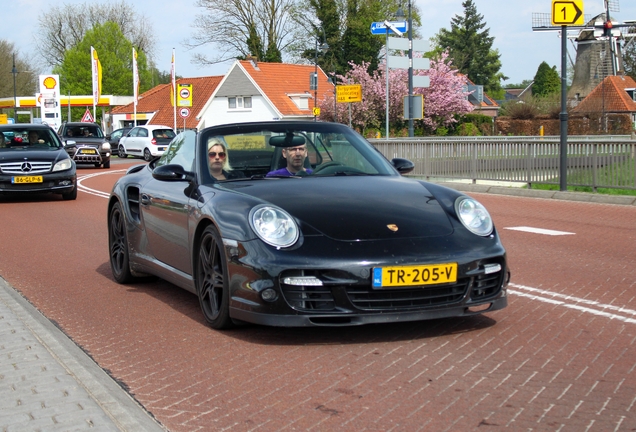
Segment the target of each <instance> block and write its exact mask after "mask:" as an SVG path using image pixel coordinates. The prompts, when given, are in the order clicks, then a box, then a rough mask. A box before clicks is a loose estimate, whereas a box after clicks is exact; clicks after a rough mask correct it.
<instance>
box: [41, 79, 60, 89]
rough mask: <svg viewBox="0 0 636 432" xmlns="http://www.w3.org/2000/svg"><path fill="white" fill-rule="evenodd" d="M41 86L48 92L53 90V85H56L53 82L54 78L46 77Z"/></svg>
mask: <svg viewBox="0 0 636 432" xmlns="http://www.w3.org/2000/svg"><path fill="white" fill-rule="evenodd" d="M42 84H43V85H44V87H46V88H47V89H48V90H51V89H53V88H55V85H56V84H57V83H56V82H55V78H53V77H46V78H44V81H42Z"/></svg>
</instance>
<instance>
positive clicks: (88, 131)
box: [64, 124, 104, 139]
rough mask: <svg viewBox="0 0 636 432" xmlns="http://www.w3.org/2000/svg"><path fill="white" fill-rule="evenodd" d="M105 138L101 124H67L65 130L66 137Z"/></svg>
mask: <svg viewBox="0 0 636 432" xmlns="http://www.w3.org/2000/svg"><path fill="white" fill-rule="evenodd" d="M80 137H83V138H103V137H104V133H103V132H102V129H101V128H100V127H99V126H96V125H91V124H87V125H81V126H67V127H66V129H65V130H64V138H69V139H72V138H80Z"/></svg>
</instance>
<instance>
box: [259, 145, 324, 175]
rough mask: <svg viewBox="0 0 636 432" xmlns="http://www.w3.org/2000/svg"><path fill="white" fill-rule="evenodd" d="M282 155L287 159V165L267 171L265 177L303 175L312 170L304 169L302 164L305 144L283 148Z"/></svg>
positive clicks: (303, 162)
mask: <svg viewBox="0 0 636 432" xmlns="http://www.w3.org/2000/svg"><path fill="white" fill-rule="evenodd" d="M283 157H284V158H285V159H287V166H286V167H284V168H280V169H277V170H275V171H270V172H268V173H267V176H266V177H274V176H283V177H291V176H303V175H307V174H311V173H312V172H313V171H312V170H311V169H306V168H305V166H304V165H305V159H306V158H307V146H306V145H304V144H303V145H299V146H296V147H287V148H283Z"/></svg>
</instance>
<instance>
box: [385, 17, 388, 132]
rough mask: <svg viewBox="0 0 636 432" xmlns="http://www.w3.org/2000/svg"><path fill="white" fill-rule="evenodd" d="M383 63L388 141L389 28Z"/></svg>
mask: <svg viewBox="0 0 636 432" xmlns="http://www.w3.org/2000/svg"><path fill="white" fill-rule="evenodd" d="M384 61H385V62H386V64H385V65H386V68H385V73H386V136H385V139H387V140H388V139H389V28H388V27H387V28H386V44H385V45H384Z"/></svg>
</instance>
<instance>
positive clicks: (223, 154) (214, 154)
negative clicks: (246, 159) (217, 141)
mask: <svg viewBox="0 0 636 432" xmlns="http://www.w3.org/2000/svg"><path fill="white" fill-rule="evenodd" d="M217 155H218V156H219V159H225V152H218V153H217V152H210V153H208V156H209V157H211V158H213V157H216V156H217Z"/></svg>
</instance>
